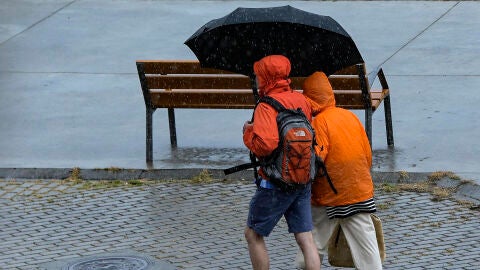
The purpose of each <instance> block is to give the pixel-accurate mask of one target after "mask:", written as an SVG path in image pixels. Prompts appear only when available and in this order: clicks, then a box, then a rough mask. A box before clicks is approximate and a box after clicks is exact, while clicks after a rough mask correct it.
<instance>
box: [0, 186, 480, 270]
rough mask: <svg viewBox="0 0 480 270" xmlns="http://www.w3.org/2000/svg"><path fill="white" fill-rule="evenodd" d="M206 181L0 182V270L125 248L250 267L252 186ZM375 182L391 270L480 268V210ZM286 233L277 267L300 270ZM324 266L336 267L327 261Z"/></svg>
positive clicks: (180, 265) (274, 260)
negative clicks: (247, 229) (248, 230)
mask: <svg viewBox="0 0 480 270" xmlns="http://www.w3.org/2000/svg"><path fill="white" fill-rule="evenodd" d="M197 182H200V183H197ZM201 182H202V181H198V180H191V181H181V182H179V181H150V182H144V183H141V182H138V181H130V182H123V181H122V182H110V183H101V182H95V183H92V182H91V181H74V180H70V181H65V180H63V181H62V180H44V181H34V180H28V181H7V182H0V216H1V217H2V218H1V220H0V236H1V238H2V239H3V240H2V241H3V242H2V246H1V248H0V269H43V268H41V267H40V266H43V265H48V264H50V263H51V262H52V261H53V262H55V261H65V260H72V259H78V258H82V257H88V256H92V255H97V254H102V253H115V252H117V251H125V250H129V251H130V252H135V253H137V254H144V255H146V256H150V257H152V258H155V259H156V260H159V261H161V262H164V263H168V264H170V265H173V266H174V267H176V269H250V268H251V266H250V261H249V256H248V250H247V248H246V242H245V240H244V238H243V228H244V226H245V219H246V216H247V212H248V203H249V200H250V197H251V196H252V194H253V193H254V186H253V185H251V184H247V183H246V182H245V181H243V182H239V181H229V182H215V181H213V182H210V183H201ZM204 182H205V181H204ZM207 182H208V181H207ZM377 186H378V188H377V194H376V202H377V207H378V212H377V215H378V216H379V217H380V218H381V219H382V221H383V229H384V234H385V242H386V248H387V251H386V252H387V258H386V260H385V262H384V266H385V269H398V270H403V269H469V270H473V269H477V268H478V265H480V241H478V240H479V239H480V232H479V230H478V228H479V226H480V218H479V217H480V214H479V213H480V212H479V210H478V209H476V210H475V209H471V208H469V207H471V206H472V205H469V204H467V203H465V202H460V203H459V202H456V201H454V200H452V199H444V200H438V199H435V198H436V197H434V196H433V195H432V194H429V193H418V192H411V191H405V190H399V189H395V188H394V187H395V185H390V184H388V185H387V184H383V185H382V184H379V185H377ZM411 188H412V189H415V188H414V187H413V186H411ZM417 189H418V188H417ZM477 207H478V206H477ZM433 209H434V211H432V210H433ZM286 231H287V228H286V223H285V221H284V219H282V220H281V221H280V223H279V226H278V227H276V228H275V229H274V231H273V232H272V235H271V236H270V237H268V239H267V246H268V249H269V250H270V254H271V268H272V269H285V270H286V269H295V265H294V258H295V254H296V251H297V247H296V244H295V240H294V239H293V236H292V235H289V234H288V233H286ZM59 269H60V268H59ZM322 269H335V268H333V267H330V266H329V264H328V262H327V260H325V261H324V262H323V266H322ZM336 269H338V268H336Z"/></svg>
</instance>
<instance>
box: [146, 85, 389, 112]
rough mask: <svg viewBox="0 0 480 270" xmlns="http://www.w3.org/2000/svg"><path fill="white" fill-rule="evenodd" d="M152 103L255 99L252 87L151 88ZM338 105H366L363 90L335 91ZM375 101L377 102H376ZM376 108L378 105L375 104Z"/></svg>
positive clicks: (245, 102) (246, 103)
mask: <svg viewBox="0 0 480 270" xmlns="http://www.w3.org/2000/svg"><path fill="white" fill-rule="evenodd" d="M150 92H151V98H152V103H153V105H154V106H155V107H157V108H196V109H202V108H204V109H214V108H216V109H230V108H243V109H253V107H254V106H255V100H254V98H253V95H252V90H251V89H243V90H242V89H237V90H231V89H230V90H227V91H225V90H222V89H218V90H213V89H209V90H196V91H192V90H191V89H176V90H173V91H169V90H151V91H150ZM334 93H335V100H336V102H337V105H338V106H339V107H341V108H346V109H362V108H363V107H364V105H363V101H362V96H361V91H358V90H338V91H335V92H334ZM381 95H382V93H372V106H373V105H374V104H377V103H378V102H381V100H380V97H381ZM374 102H375V103H374ZM374 107H375V108H376V107H378V106H374Z"/></svg>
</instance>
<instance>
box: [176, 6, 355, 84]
mask: <svg viewBox="0 0 480 270" xmlns="http://www.w3.org/2000/svg"><path fill="white" fill-rule="evenodd" d="M185 44H186V45H187V46H188V47H189V48H190V49H191V50H192V51H193V52H194V53H195V55H196V56H197V58H198V60H199V61H200V64H201V66H202V67H210V68H217V69H222V70H227V71H232V72H235V73H240V74H244V75H247V76H250V77H252V75H253V63H254V62H255V61H258V60H260V59H261V58H263V57H265V56H267V55H272V54H280V55H284V56H286V57H288V58H289V59H290V62H291V64H292V71H291V73H290V75H291V76H308V75H310V74H312V73H313V72H315V71H319V70H321V71H323V72H325V73H326V74H327V75H330V74H332V73H334V72H335V71H338V70H340V69H342V68H345V67H347V66H351V65H354V64H357V63H363V59H362V56H361V55H360V52H359V51H358V49H357V47H356V45H355V43H354V42H353V40H352V38H351V37H350V35H348V33H347V32H346V31H345V30H344V29H343V28H342V27H341V26H340V24H338V23H337V22H336V21H335V20H334V19H332V18H331V17H329V16H322V15H318V14H314V13H310V12H306V11H303V10H300V9H297V8H293V7H291V6H282V7H270V8H237V9H236V10H234V11H233V12H232V13H230V14H228V15H226V16H225V17H222V18H219V19H215V20H212V21H210V22H208V23H207V24H205V25H204V26H202V27H201V28H200V29H199V30H197V32H195V33H194V34H193V35H192V36H191V37H190V38H189V39H187V41H185Z"/></svg>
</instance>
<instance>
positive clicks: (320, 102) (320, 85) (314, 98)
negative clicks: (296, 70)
mask: <svg viewBox="0 0 480 270" xmlns="http://www.w3.org/2000/svg"><path fill="white" fill-rule="evenodd" d="M303 94H304V95H305V96H306V97H307V100H308V101H309V102H310V105H311V106H312V113H313V115H317V114H319V113H320V112H321V111H323V110H325V109H327V108H330V107H335V95H334V93H333V89H332V85H331V84H330V82H329V81H328V77H327V75H325V73H323V72H321V71H317V72H315V73H313V74H312V75H310V76H309V77H308V78H306V79H305V81H304V82H303Z"/></svg>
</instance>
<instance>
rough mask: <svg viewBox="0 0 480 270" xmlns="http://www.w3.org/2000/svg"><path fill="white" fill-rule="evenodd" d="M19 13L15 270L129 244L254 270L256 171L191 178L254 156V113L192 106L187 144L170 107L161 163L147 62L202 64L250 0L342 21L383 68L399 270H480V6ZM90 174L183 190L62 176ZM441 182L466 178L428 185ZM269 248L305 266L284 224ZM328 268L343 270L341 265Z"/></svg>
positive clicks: (383, 192)
mask: <svg viewBox="0 0 480 270" xmlns="http://www.w3.org/2000/svg"><path fill="white" fill-rule="evenodd" d="M1 2H2V3H1V5H0V178H2V180H1V181H0V205H1V208H0V239H2V244H1V245H0V269H40V267H41V265H42V264H44V263H48V262H52V261H57V260H62V259H68V258H78V257H82V256H87V255H93V254H98V253H101V252H114V251H119V250H131V251H132V252H139V253H143V254H146V255H149V256H152V257H154V258H156V259H159V260H162V261H165V262H167V263H170V264H172V265H174V266H175V267H177V268H178V269H249V267H250V264H249V259H248V252H247V250H246V243H245V241H244V240H243V226H244V223H245V218H246V211H247V207H248V201H249V199H250V196H251V195H252V194H253V191H254V187H253V185H251V184H248V181H241V182H238V181H239V180H240V179H242V178H248V176H247V177H244V176H243V175H242V176H239V175H236V176H233V177H232V179H230V180H228V181H224V182H222V183H217V182H215V183H209V184H192V183H191V181H189V180H185V179H192V178H194V176H193V175H195V174H199V172H200V171H201V170H202V169H208V170H210V171H214V172H216V173H217V175H218V170H219V169H223V168H225V167H228V166H232V165H236V164H238V163H242V162H246V161H248V159H247V152H246V150H245V148H244V147H243V145H242V140H241V126H242V124H243V122H244V121H245V120H246V119H249V118H250V116H251V111H248V110H177V112H176V116H177V135H178V143H179V147H178V148H177V149H171V148H170V145H169V138H168V125H167V117H166V112H165V111H162V110H158V111H157V112H156V113H155V115H154V163H153V170H151V169H152V168H151V167H149V166H147V164H146V163H145V107H144V103H143V97H142V94H141V89H140V84H139V81H138V75H137V73H136V67H135V60H137V59H194V58H195V57H194V55H193V53H192V52H190V51H189V49H188V48H187V47H186V46H185V45H183V42H184V41H185V40H186V39H187V38H188V37H189V36H190V35H191V34H192V33H194V32H195V31H196V29H198V28H199V27H200V26H202V25H203V24H204V23H206V22H207V21H209V20H211V19H213V18H218V17H221V16H223V15H225V14H226V13H228V12H230V11H232V10H233V9H234V8H236V7H238V6H244V7H259V6H279V5H285V4H290V5H292V6H295V7H297V8H301V9H304V10H308V11H311V12H315V13H319V14H323V15H329V16H331V17H333V18H334V19H335V20H337V21H338V22H339V23H340V24H341V25H342V26H343V27H344V28H345V29H346V30H347V32H348V33H350V35H351V36H352V37H353V39H354V40H355V41H356V43H357V46H358V48H359V50H360V52H361V53H362V55H363V58H364V59H365V60H366V64H367V69H368V70H372V69H374V68H375V67H376V66H379V65H381V66H382V67H383V69H384V72H385V75H386V77H387V81H388V83H389V86H390V89H391V98H392V114H393V127H394V137H395V148H393V149H390V148H388V147H387V145H386V136H385V129H384V126H385V122H384V118H383V107H381V108H380V109H379V110H378V111H377V112H375V114H374V116H373V150H374V161H373V164H374V168H373V170H374V175H375V181H376V183H377V184H378V185H379V188H378V189H377V194H376V200H377V203H378V205H380V207H379V212H378V215H379V216H380V217H381V218H382V219H383V222H384V229H385V238H386V242H387V260H386V261H385V264H384V266H385V269H478V267H479V265H480V260H479V258H480V246H479V243H480V235H479V232H478V227H479V220H480V219H479V217H480V215H479V211H478V204H479V203H478V202H479V200H480V188H479V184H480V169H479V168H480V166H478V165H479V164H478V160H479V159H478V153H480V143H479V141H478V135H479V134H480V125H479V119H480V115H479V114H480V113H479V110H478V109H477V107H478V104H479V102H480V97H479V95H478V91H477V90H478V87H479V86H480V73H479V70H480V60H479V58H478V56H479V55H480V46H479V44H480V16H478V14H480V3H479V2H478V1H393V2H389V1H365V2H363V1H333V2H327V1H325V2H324V1H268V2H267V1H134V0H126V1H94V0H86V1H80V0H65V1H62V0H59V1H57V0H44V1H34V0H25V1H15V0H2V1H1ZM358 115H359V117H360V118H361V119H362V120H363V115H362V113H361V112H359V113H358ZM77 167H78V168H80V169H81V172H82V173H81V178H83V179H113V178H119V179H125V180H128V179H170V180H169V181H168V182H165V181H163V182H162V181H160V182H158V181H157V182H155V181H154V182H148V183H147V184H146V185H141V186H129V187H100V188H99V189H94V190H89V189H88V188H89V186H87V184H85V182H83V181H65V180H55V179H64V178H66V177H68V176H70V175H72V174H73V172H74V171H75V170H73V169H72V168H77ZM147 169H150V170H147ZM437 171H452V172H454V173H455V175H456V176H459V178H460V179H458V178H457V177H453V178H454V179H451V178H449V177H444V178H442V180H441V181H438V182H436V183H435V186H436V187H437V188H436V189H432V190H433V191H431V192H430V193H421V192H418V191H421V190H422V187H423V186H422V183H423V182H424V181H425V179H427V177H428V176H429V175H431V172H437ZM417 173H418V175H417ZM414 175H416V176H415V177H414ZM27 178H33V179H30V180H25V179H27ZM175 178H178V179H183V180H181V181H172V179H175ZM214 178H217V176H215V177H214ZM218 178H221V177H220V176H219V177H218ZM37 179H41V180H37ZM469 180H470V181H469ZM382 183H393V184H399V183H400V184H403V185H410V186H408V188H405V187H404V189H403V190H399V189H393V190H392V189H391V188H390V186H389V185H390V184H382ZM107 186H108V185H107ZM385 186H386V188H385ZM381 187H383V188H381ZM438 188H442V189H438ZM407 190H413V191H407ZM442 192H447V193H448V194H450V195H448V196H447V197H448V198H447V199H443V200H439V199H438V196H439V194H443V193H442ZM432 194H433V195H432ZM435 194H436V195H435ZM267 241H268V243H269V249H270V251H271V255H272V260H271V262H272V269H293V267H294V266H293V258H294V255H295V253H296V247H295V243H294V240H293V238H292V237H291V236H290V235H287V234H286V233H285V224H284V223H283V221H282V222H281V224H280V227H278V228H277V229H276V231H275V232H274V234H273V235H272V236H271V237H270V238H269V239H268V240H267ZM322 269H332V268H330V267H329V266H328V263H327V262H326V261H324V267H323V268H322Z"/></svg>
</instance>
